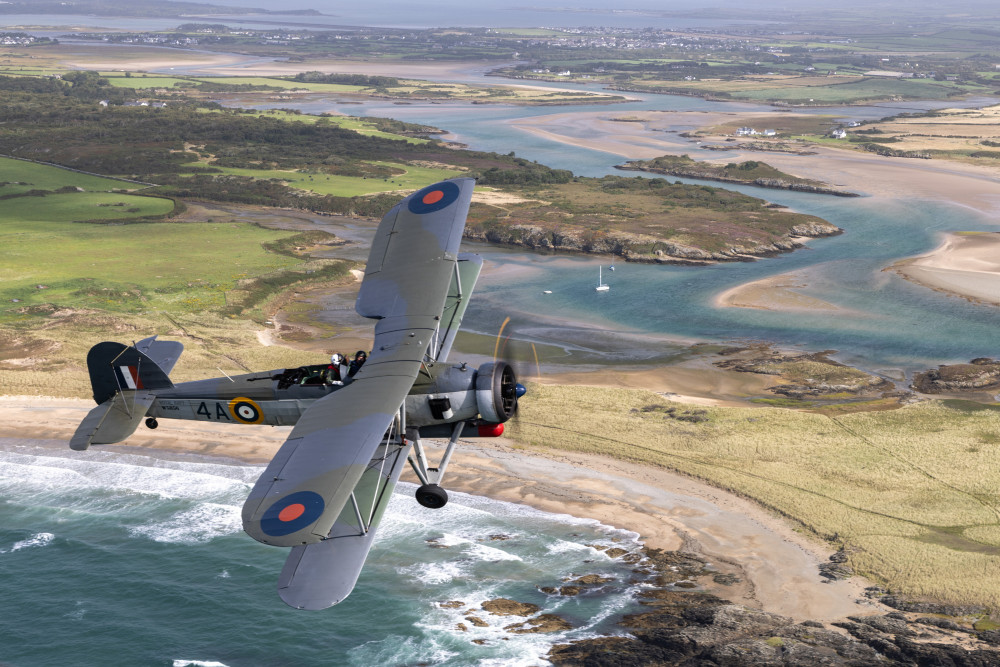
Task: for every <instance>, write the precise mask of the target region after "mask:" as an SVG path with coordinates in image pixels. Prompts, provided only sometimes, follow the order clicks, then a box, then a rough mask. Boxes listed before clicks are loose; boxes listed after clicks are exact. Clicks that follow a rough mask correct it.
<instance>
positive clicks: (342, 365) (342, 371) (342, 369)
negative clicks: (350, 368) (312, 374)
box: [326, 352, 347, 384]
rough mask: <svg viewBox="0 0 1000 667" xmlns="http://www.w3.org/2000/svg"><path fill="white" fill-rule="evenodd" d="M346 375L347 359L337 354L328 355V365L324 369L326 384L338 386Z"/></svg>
mask: <svg viewBox="0 0 1000 667" xmlns="http://www.w3.org/2000/svg"><path fill="white" fill-rule="evenodd" d="M346 375H347V359H346V358H345V357H344V355H342V354H340V353H339V352H334V353H333V354H331V355H330V365H329V366H327V367H326V382H327V384H340V383H341V381H342V380H343V378H344V377H346Z"/></svg>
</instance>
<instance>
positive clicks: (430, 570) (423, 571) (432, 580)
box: [398, 562, 467, 586]
mask: <svg viewBox="0 0 1000 667" xmlns="http://www.w3.org/2000/svg"><path fill="white" fill-rule="evenodd" d="M398 572H399V573H400V574H402V575H404V576H405V577H407V578H410V579H415V580H417V581H419V582H420V583H422V584H426V585H428V586H440V585H441V584H447V583H448V582H451V581H455V580H456V579H457V580H464V579H465V578H466V576H467V568H466V567H464V565H463V564H461V563H457V562H445V563H418V564H416V565H410V566H408V567H403V568H399V570H398Z"/></svg>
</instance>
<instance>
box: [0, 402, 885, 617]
mask: <svg viewBox="0 0 1000 667" xmlns="http://www.w3.org/2000/svg"><path fill="white" fill-rule="evenodd" d="M92 407H93V403H92V402H91V401H85V400H79V399H76V400H74V399H60V398H44V397H10V396H7V397H0V416H2V417H0V424H2V426H0V437H5V438H18V439H24V440H29V441H30V440H33V439H44V440H50V441H51V440H53V439H56V440H65V441H67V442H68V439H69V437H70V436H71V435H72V433H73V431H74V430H75V429H76V427H77V425H78V424H79V422H80V420H82V419H83V417H84V415H86V414H87V411H88V410H90V409H91V408H92ZM288 431H289V428H288V427H266V426H236V427H234V426H227V425H220V424H213V423H207V422H192V421H174V420H163V421H161V425H160V428H158V429H156V430H155V431H152V430H149V429H146V428H144V427H140V429H139V431H137V432H136V433H135V435H133V436H132V437H131V438H129V440H128V442H127V444H124V445H113V446H108V448H109V449H114V450H117V451H132V452H135V451H142V450H144V449H158V450H171V451H177V452H185V453H189V454H193V455H203V456H217V457H229V458H235V459H239V460H243V461H248V462H254V463H264V462H266V461H268V460H269V459H270V457H271V456H272V455H273V453H274V452H275V451H276V450H277V448H278V447H279V446H280V445H281V443H282V442H283V441H284V439H285V437H287V434H288ZM434 451H435V448H433V447H432V448H431V452H434ZM80 456H86V454H85V453H82V454H80ZM431 456H432V457H433V453H432V454H431ZM403 479H404V480H408V481H414V482H415V481H416V478H415V477H414V476H413V474H412V472H411V471H409V470H407V471H406V472H405V473H404V476H403ZM445 486H446V487H447V488H449V489H452V490H455V491H464V492H467V493H474V494H477V495H486V496H489V497H492V498H496V499H500V500H507V501H511V502H516V503H523V504H527V505H531V506H533V507H536V508H538V509H541V510H544V511H548V512H556V513H566V514H572V515H574V516H579V517H587V518H593V519H597V520H598V521H601V522H602V523H605V524H607V525H611V526H615V527H619V528H624V529H628V530H632V531H635V532H637V533H639V535H640V536H641V539H642V540H643V541H644V542H645V543H646V545H647V546H649V547H654V548H664V549H670V550H677V549H683V550H686V551H693V552H696V553H699V554H701V555H702V556H703V557H704V558H706V559H707V560H708V561H709V562H710V563H711V564H712V565H713V566H714V567H716V568H717V569H718V570H720V571H721V572H728V573H734V574H736V575H737V577H739V578H740V579H741V580H742V581H741V582H740V583H737V584H735V585H733V586H722V585H718V584H712V585H711V586H712V588H711V589H710V591H711V592H714V593H716V594H717V595H720V596H721V597H725V598H727V599H730V600H732V601H734V602H738V603H741V604H746V605H747V606H751V607H757V608H762V609H764V610H766V611H769V612H773V613H778V614H782V615H785V616H789V617H792V618H794V619H796V620H806V619H813V620H819V621H833V620H837V619H842V618H844V617H846V616H848V615H853V614H870V613H877V612H884V609H882V608H881V607H880V606H878V605H875V604H874V603H872V602H870V601H868V600H866V599H864V598H863V596H862V591H863V588H864V587H865V586H866V585H867V582H865V581H864V580H862V579H860V578H853V579H850V580H847V581H838V582H831V583H826V582H825V580H824V579H823V578H822V577H820V575H819V571H818V569H817V568H818V566H819V564H820V563H822V562H824V561H826V560H827V559H828V557H829V555H830V551H829V550H828V549H826V548H824V547H823V546H822V545H820V544H818V543H815V542H812V541H810V540H809V539H806V538H805V537H803V536H802V535H800V534H798V533H797V532H795V531H794V530H793V529H792V527H791V526H790V525H788V524H787V523H786V522H785V521H784V520H783V519H780V518H777V517H775V516H772V515H771V514H769V513H768V512H766V511H765V510H763V509H761V508H759V507H757V506H756V505H753V504H752V503H750V502H748V501H746V500H743V499H741V498H738V497H736V496H734V495H732V494H729V493H726V492H724V491H721V490H719V489H716V488H713V487H711V486H708V485H706V484H703V483H701V482H698V481H696V480H693V479H690V478H687V477H684V476H681V475H677V474H674V473H671V472H669V471H667V470H664V469H660V468H654V467H648V466H639V465H633V464H628V463H623V462H620V461H615V460H613V459H609V458H604V457H600V456H585V455H577V454H567V453H564V452H545V451H531V452H527V451H525V450H523V449H515V448H514V447H513V446H512V445H511V443H510V442H507V441H505V440H504V439H502V438H499V439H490V440H486V439H475V440H466V439H463V440H462V441H461V443H460V448H459V450H458V451H457V452H456V454H455V456H454V458H453V459H452V462H451V465H450V466H449V476H448V479H447V481H446V484H445Z"/></svg>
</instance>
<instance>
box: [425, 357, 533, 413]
mask: <svg viewBox="0 0 1000 667" xmlns="http://www.w3.org/2000/svg"><path fill="white" fill-rule="evenodd" d="M428 370H429V374H430V376H431V377H430V378H429V381H425V382H422V383H418V384H416V385H414V388H413V392H412V393H411V394H410V395H409V396H408V397H407V399H406V419H407V423H408V424H409V425H411V426H416V427H420V428H424V427H428V426H434V425H439V424H453V423H455V422H459V421H476V422H482V423H491V424H502V423H503V422H505V421H507V420H508V419H510V418H511V417H512V416H513V415H514V413H515V412H516V410H517V399H518V397H519V396H520V395H521V394H522V393H523V392H524V388H523V387H521V385H519V384H518V383H517V376H516V374H515V373H514V369H513V368H512V367H511V366H510V364H508V363H507V362H504V361H495V362H488V363H485V364H482V365H481V366H479V368H478V369H476V370H475V371H473V370H472V368H470V367H468V366H466V365H465V364H460V365H457V366H456V365H448V366H440V365H439V366H436V367H432V368H430V369H428Z"/></svg>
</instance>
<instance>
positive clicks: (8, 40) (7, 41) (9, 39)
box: [0, 32, 52, 46]
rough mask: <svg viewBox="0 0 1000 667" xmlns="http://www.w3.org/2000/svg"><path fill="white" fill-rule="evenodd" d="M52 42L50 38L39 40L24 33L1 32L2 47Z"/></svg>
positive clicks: (0, 43)
mask: <svg viewBox="0 0 1000 667" xmlns="http://www.w3.org/2000/svg"><path fill="white" fill-rule="evenodd" d="M50 41H52V40H50V39H49V38H48V37H41V38H39V37H35V36H34V35H29V34H27V33H24V32H0V46H31V45H32V44H38V43H39V42H50Z"/></svg>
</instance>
